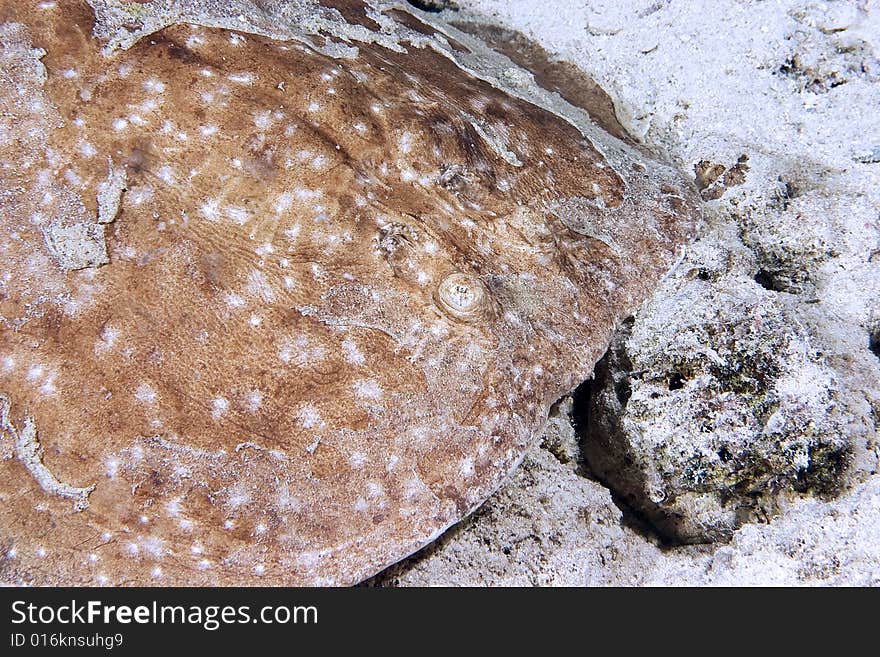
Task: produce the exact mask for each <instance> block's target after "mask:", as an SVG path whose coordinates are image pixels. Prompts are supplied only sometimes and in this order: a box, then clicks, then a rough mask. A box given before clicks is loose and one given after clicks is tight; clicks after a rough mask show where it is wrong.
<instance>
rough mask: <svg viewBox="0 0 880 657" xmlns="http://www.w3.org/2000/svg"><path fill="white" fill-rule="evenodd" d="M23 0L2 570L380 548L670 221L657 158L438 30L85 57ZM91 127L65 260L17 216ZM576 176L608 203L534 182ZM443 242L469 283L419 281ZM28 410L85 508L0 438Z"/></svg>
mask: <svg viewBox="0 0 880 657" xmlns="http://www.w3.org/2000/svg"><path fill="white" fill-rule="evenodd" d="M37 4H38V3H36V2H19V1H18V0H16V1H15V2H13V1H12V0H0V18H2V22H4V23H9V22H15V23H21V24H24V25H25V26H27V29H28V32H29V38H30V40H31V43H32V44H33V47H37V48H42V49H43V50H45V55H44V56H42V58H41V62H42V64H43V65H44V66H45V70H46V76H47V77H46V80H45V83H44V84H42V85H38V86H37V91H41V93H42V94H43V96H44V99H45V104H46V105H47V106H49V108H48V109H47V108H46V107H43V108H31V109H22V107H21V106H20V105H16V103H17V102H18V101H17V100H16V98H14V97H13V95H12V93H13V92H12V91H11V87H10V86H4V88H3V91H0V102H2V103H3V107H4V108H5V110H4V111H5V116H6V119H4V123H3V124H2V126H3V129H4V131H6V132H7V134H9V135H11V137H12V138H11V139H9V140H7V141H6V143H5V145H4V147H3V152H2V156H0V159H2V162H0V164H2V168H0V191H2V195H0V204H2V205H0V208H2V215H0V235H2V243H3V245H2V258H3V260H2V262H3V265H2V272H0V274H2V275H3V278H2V281H0V359H2V360H0V395H3V396H5V397H7V398H8V399H9V402H10V413H9V425H10V426H9V427H6V430H4V431H2V433H0V457H2V461H0V548H2V549H3V552H4V553H5V556H2V557H0V578H2V579H3V580H4V581H7V582H24V583H34V584H87V585H91V584H139V585H145V584H157V585H170V584H178V585H233V584H269V585H279V584H286V585H289V584H349V583H353V582H356V581H359V580H360V579H363V578H364V577H366V576H369V575H371V574H373V573H375V572H377V571H378V570H380V569H381V568H383V567H384V566H386V565H388V564H390V563H393V562H394V561H396V560H398V559H400V558H402V557H404V556H406V555H408V554H409V553H411V552H412V551H414V550H416V549H418V548H419V547H421V546H422V545H424V544H425V543H426V542H428V541H430V540H431V539H432V538H433V537H435V536H436V535H437V534H438V533H439V532H440V531H442V530H443V529H445V528H446V527H448V526H449V525H450V524H451V523H453V522H455V521H457V520H459V519H460V518H462V517H463V516H464V515H465V514H466V513H468V512H469V511H470V510H472V509H473V508H474V507H475V506H476V505H478V504H479V503H480V502H482V501H483V500H484V499H485V498H486V496H487V495H489V494H490V493H491V492H492V491H493V490H494V489H495V488H496V487H497V486H498V485H499V483H500V482H501V481H502V480H503V478H504V477H505V476H506V475H507V474H508V473H509V471H510V470H511V469H512V468H513V467H514V466H515V464H516V463H517V462H518V460H519V459H520V457H521V455H522V453H523V450H524V448H525V447H526V446H527V445H528V444H529V441H530V440H531V439H532V438H533V436H534V435H535V432H536V431H538V430H539V429H540V427H541V425H542V423H543V421H544V419H545V418H546V413H547V408H548V406H549V404H550V403H552V402H553V401H554V400H555V399H556V398H558V397H559V396H560V395H561V394H563V393H564V392H566V391H568V390H570V389H571V388H572V387H573V386H574V385H576V383H577V382H579V381H580V380H582V379H583V378H585V377H586V376H588V375H589V373H590V372H591V370H592V367H593V364H594V363H595V361H596V360H597V359H598V357H599V356H600V355H601V353H602V352H603V351H604V348H605V345H606V344H607V341H608V337H609V334H610V331H611V330H612V328H613V326H614V324H615V322H616V321H618V320H619V319H620V318H621V317H622V316H624V315H625V314H626V313H628V312H629V311H631V310H632V309H633V307H634V306H635V304H636V303H637V302H638V301H639V300H640V299H641V298H643V297H644V295H645V294H646V293H647V291H648V290H649V289H650V288H651V286H652V285H653V283H654V282H655V281H656V279H657V278H658V277H659V275H660V274H661V273H662V271H663V270H664V269H665V268H666V267H667V266H668V265H669V263H670V262H671V260H672V258H673V256H674V253H675V251H676V249H677V247H678V246H679V245H680V244H681V243H682V242H683V241H684V240H685V239H686V238H687V237H688V236H689V235H690V234H691V233H692V231H693V229H694V226H695V223H696V218H697V217H696V212H695V210H694V205H693V200H692V195H691V192H690V190H689V189H688V188H686V187H684V186H683V185H684V183H681V181H680V180H679V179H678V178H677V177H676V176H675V175H673V174H669V173H668V172H667V171H666V169H663V171H662V172H661V173H658V171H660V169H657V167H659V165H657V164H656V163H654V162H652V161H650V160H648V159H646V158H644V157H643V156H642V155H641V154H633V158H635V159H638V160H640V162H641V163H640V164H634V165H633V166H631V167H628V168H627V169H626V170H625V171H623V170H621V171H619V170H617V169H616V168H615V166H612V165H611V164H610V163H609V162H608V161H607V160H606V159H605V158H604V157H603V155H602V154H600V152H599V151H598V150H597V149H596V148H595V147H594V146H593V145H592V144H591V142H590V141H589V140H588V139H586V138H585V137H584V136H583V135H582V134H581V133H580V132H579V131H578V130H577V129H576V128H574V127H573V126H572V125H570V124H569V123H567V122H565V121H563V120H561V119H560V118H559V117H557V116H555V115H553V114H551V113H549V112H548V111H545V110H543V109H540V108H538V107H536V106H534V105H531V104H529V103H527V102H525V101H523V100H519V99H515V98H513V97H511V96H508V95H507V94H505V93H504V92H502V91H500V90H498V89H496V88H494V87H492V86H491V85H490V84H488V83H486V82H483V81H481V80H478V79H476V78H474V77H472V76H470V75H468V74H466V73H465V72H463V71H462V70H461V69H460V68H459V67H457V66H456V64H455V63H454V62H453V61H451V60H450V59H448V58H447V57H445V56H444V55H442V54H439V53H438V52H436V51H434V50H431V49H420V50H418V51H414V52H410V53H409V54H405V53H397V52H393V51H391V50H389V49H386V48H384V47H382V46H379V45H367V44H358V47H359V55H358V57H357V58H354V59H337V60H334V59H331V58H329V57H327V56H324V55H321V54H318V53H317V52H315V51H314V50H312V49H311V48H309V47H306V46H305V45H302V44H298V43H294V42H280V41H273V40H271V39H268V38H264V37H261V36H257V35H254V34H244V33H234V32H230V31H227V30H222V29H212V28H204V27H198V26H193V25H187V24H179V25H173V26H171V27H168V28H166V29H163V30H161V31H160V32H157V33H155V34H153V35H151V36H149V37H145V38H142V39H141V40H140V41H139V42H138V43H137V44H136V45H135V46H134V47H132V48H131V49H129V50H128V51H125V52H117V53H115V54H113V55H111V56H109V57H105V56H104V55H102V54H101V52H100V48H101V45H102V44H101V43H98V42H97V41H96V40H95V39H94V38H93V37H92V36H91V35H92V27H93V21H94V16H93V14H92V12H91V10H90V9H89V7H88V6H87V5H85V4H84V3H80V2H64V3H59V4H63V8H56V9H38V8H37V7H36V5H37ZM322 4H323V5H328V4H334V3H328V2H322ZM343 4H344V7H342V8H343V9H344V10H345V11H344V12H343V14H344V15H348V16H354V15H356V14H357V11H356V10H357V7H356V6H354V5H357V3H351V2H346V3H343ZM340 6H342V5H340ZM346 12H347V14H346ZM71 71H73V72H74V73H70V72H71ZM13 73H14V71H13ZM51 108H54V110H52V111H51V112H50V111H49V109H51ZM53 112H54V113H53ZM52 117H54V118H52ZM473 122H477V123H478V124H479V125H480V126H482V128H481V129H482V130H484V131H489V132H490V133H492V134H502V135H506V138H505V139H503V140H502V141H504V142H505V143H506V149H507V150H508V151H509V152H512V153H513V154H514V155H515V157H516V159H517V160H518V161H519V162H521V166H516V165H514V164H511V163H510V161H509V160H510V159H511V157H510V155H509V154H508V155H507V156H506V157H505V156H502V155H501V154H499V152H498V149H497V148H493V147H492V146H491V145H490V144H489V143H488V141H487V140H486V138H484V136H483V135H481V134H480V132H479V130H478V129H477V128H476V127H475V126H474V125H473ZM34 126H38V127H40V131H39V132H38V134H36V136H34V135H33V134H28V129H30V128H33V127H34ZM31 132H33V131H31ZM108 158H109V160H110V161H112V164H113V166H115V167H124V169H125V174H126V184H125V191H124V192H123V193H122V197H121V205H120V210H119V213H118V214H117V216H116V217H115V220H114V221H112V223H109V224H107V226H106V229H105V238H106V239H105V242H106V247H107V254H108V258H109V263H108V264H106V265H103V266H100V267H88V268H84V269H79V270H65V269H62V268H61V267H59V266H58V264H57V262H56V261H55V260H53V258H52V256H51V254H49V253H48V251H47V248H46V245H45V240H44V237H43V231H44V230H45V227H46V224H47V222H48V221H49V220H50V219H51V218H52V217H53V216H56V215H59V214H60V215H64V217H66V219H65V220H68V219H70V216H71V215H72V214H73V215H76V216H77V217H79V219H81V220H82V221H93V220H94V217H95V215H96V213H97V202H96V194H97V190H98V186H99V184H100V183H102V182H103V181H104V180H105V179H106V178H107V176H108ZM41 171H42V172H43V173H42V174H40V172H41ZM661 179H662V181H665V182H662V184H661V183H660V182H658V181H660V180H661ZM638 190H642V191H638ZM644 190H647V192H646V191H644ZM637 191H638V193H637V194H636V192H637ZM599 196H601V198H602V203H603V204H604V207H605V208H608V210H607V212H614V211H615V209H617V211H619V212H620V213H623V212H626V213H627V214H626V220H625V221H624V220H619V221H618V220H617V219H613V220H604V219H602V217H600V216H599V215H598V214H597V215H596V216H595V217H593V216H592V215H591V214H590V211H588V210H584V212H585V213H586V214H585V215H584V216H578V217H572V216H566V213H569V214H570V213H571V212H573V210H571V209H570V208H569V207H568V206H564V205H563V206H560V205H559V203H560V202H561V201H564V200H565V199H575V198H580V199H582V200H583V199H586V202H587V205H589V204H590V203H594V202H595V199H596V197H599ZM70 198H76V199H79V202H80V203H81V206H79V205H76V203H73V205H71V204H70V202H69V201H70ZM64 199H67V200H66V201H64V202H63V203H62V201H63V200H64ZM582 205H583V204H582ZM590 207H592V206H590ZM71 208H72V209H71ZM77 213H78V214H77ZM600 214H601V213H600ZM80 215H81V216H80ZM615 216H616V215H615ZM591 217H592V218H591ZM79 219H78V220H79ZM593 220H595V221H596V222H598V223H599V224H602V231H601V232H602V234H603V235H604V234H608V233H609V231H610V234H611V238H612V239H613V242H612V243H610V244H609V242H608V240H604V241H603V240H602V239H596V238H595V237H594V236H592V235H591V233H590V232H589V231H583V230H578V229H577V226H582V225H587V224H591V222H592V221H593ZM603 222H604V223H603ZM618 224H619V225H618ZM573 226H574V227H575V228H572V227H573ZM609 226H610V228H609ZM450 274H463V275H464V276H465V277H466V278H465V279H463V280H471V281H472V282H473V284H474V285H475V286H480V289H481V290H485V292H486V294H485V295H484V297H483V299H482V301H480V302H479V307H478V308H476V309H475V311H474V312H473V313H462V314H461V315H460V316H456V315H455V314H454V313H450V312H449V309H448V308H446V307H444V305H443V304H442V303H438V299H437V297H436V296H435V294H436V292H437V290H438V289H439V288H438V286H439V285H440V283H441V282H442V281H443V280H444V278H445V277H447V276H449V275H450ZM26 418H33V421H34V425H35V426H36V428H37V431H38V438H39V443H40V445H41V447H42V463H43V465H44V466H45V467H46V468H47V469H48V470H49V471H50V472H51V473H52V474H53V475H54V477H55V478H56V479H57V480H58V481H60V482H64V483H66V484H69V485H71V486H78V487H88V486H92V485H94V490H93V491H91V492H90V494H89V495H88V505H87V508H85V509H84V510H82V511H76V510H75V509H73V508H72V504H71V500H70V499H65V498H63V497H60V496H59V495H57V494H53V493H52V492H51V491H47V490H45V489H44V487H41V486H40V484H39V483H38V482H37V481H36V480H35V478H34V476H32V473H31V472H30V471H29V470H28V469H27V468H26V467H25V466H24V464H23V463H22V461H21V459H20V458H16V450H15V447H14V434H16V431H17V432H18V433H21V430H22V427H23V426H24V424H25V421H26Z"/></svg>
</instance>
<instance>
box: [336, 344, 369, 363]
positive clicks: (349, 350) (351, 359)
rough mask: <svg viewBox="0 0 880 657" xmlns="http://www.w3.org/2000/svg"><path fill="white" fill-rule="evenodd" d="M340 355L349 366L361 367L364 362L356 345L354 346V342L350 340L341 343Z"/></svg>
mask: <svg viewBox="0 0 880 657" xmlns="http://www.w3.org/2000/svg"><path fill="white" fill-rule="evenodd" d="M342 353H343V355H344V357H345V360H346V362H348V363H350V364H351V365H363V364H364V362H365V358H364V355H363V353H361V351H360V349H358V346H357V344H355V342H354V340H352V339H351V338H345V340H343V341H342Z"/></svg>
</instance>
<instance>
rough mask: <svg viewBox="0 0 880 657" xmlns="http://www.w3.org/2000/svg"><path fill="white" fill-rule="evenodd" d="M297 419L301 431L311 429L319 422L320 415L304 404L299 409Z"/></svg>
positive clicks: (309, 405) (313, 408)
mask: <svg viewBox="0 0 880 657" xmlns="http://www.w3.org/2000/svg"><path fill="white" fill-rule="evenodd" d="M296 416H297V418H298V419H299V422H300V424H301V425H302V428H303V429H313V428H315V427H317V426H318V424H319V423H320V422H321V415H320V413H318V410H317V409H316V408H315V407H314V406H312V405H311V404H306V405H305V406H303V407H301V408H300V409H299V412H298V413H297V415H296Z"/></svg>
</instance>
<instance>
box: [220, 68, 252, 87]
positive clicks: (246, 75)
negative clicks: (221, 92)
mask: <svg viewBox="0 0 880 657" xmlns="http://www.w3.org/2000/svg"><path fill="white" fill-rule="evenodd" d="M226 78H227V79H228V80H229V81H230V82H235V83H236V84H244V85H251V84H253V83H254V74H253V73H250V72H247V71H245V72H242V73H230V74H229V75H227V76H226Z"/></svg>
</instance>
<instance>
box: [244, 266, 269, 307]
mask: <svg viewBox="0 0 880 657" xmlns="http://www.w3.org/2000/svg"><path fill="white" fill-rule="evenodd" d="M245 291H246V292H247V293H248V295H250V296H252V297H256V298H257V299H259V300H260V301H262V302H264V303H272V302H273V301H275V291H274V290H273V289H272V286H271V285H269V281H267V280H266V277H265V276H264V275H263V272H261V271H259V270H258V269H252V270H251V271H250V272H249V273H248V276H247V283H246V284H245Z"/></svg>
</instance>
